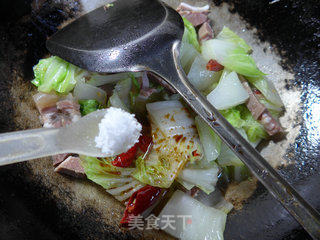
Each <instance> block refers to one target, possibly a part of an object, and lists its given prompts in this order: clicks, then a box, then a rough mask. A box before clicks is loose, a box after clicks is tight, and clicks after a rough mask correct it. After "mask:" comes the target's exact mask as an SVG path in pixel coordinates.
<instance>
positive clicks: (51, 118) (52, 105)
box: [33, 92, 81, 167]
mask: <svg viewBox="0 0 320 240" xmlns="http://www.w3.org/2000/svg"><path fill="white" fill-rule="evenodd" d="M33 99H34V102H35V104H36V107H37V109H38V110H39V112H40V120H41V121H42V123H43V127H45V128H60V127H65V126H67V125H69V124H71V123H72V122H75V121H77V120H78V119H80V117H81V115H80V106H79V104H78V103H77V102H75V101H74V99H73V97H72V95H71V94H69V95H68V96H67V97H66V98H64V99H61V100H59V97H58V96H57V95H53V94H46V93H41V92H40V93H37V94H35V95H34V96H33ZM71 155H76V154H72V153H67V154H58V155H55V156H52V160H53V166H54V167H57V166H58V165H59V164H61V163H62V162H63V161H64V160H65V159H66V158H67V157H69V156H71Z"/></svg>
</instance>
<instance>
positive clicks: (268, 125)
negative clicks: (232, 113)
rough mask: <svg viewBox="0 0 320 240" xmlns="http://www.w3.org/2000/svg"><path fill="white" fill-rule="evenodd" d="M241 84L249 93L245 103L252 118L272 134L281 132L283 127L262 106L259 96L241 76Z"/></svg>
mask: <svg viewBox="0 0 320 240" xmlns="http://www.w3.org/2000/svg"><path fill="white" fill-rule="evenodd" d="M242 85H243V87H244V88H245V89H246V90H247V92H248V94H249V100H248V101H247V103H246V105H247V108H248V109H249V111H250V112H251V113H252V116H253V118H254V119H256V120H258V121H259V122H260V123H261V124H262V125H263V127H264V129H265V130H266V132H267V133H268V134H269V135H270V136H272V135H275V134H277V133H278V132H282V131H283V129H282V127H281V125H280V123H279V122H278V121H277V120H276V119H275V118H274V117H273V116H272V114H271V113H270V112H269V110H268V109H267V108H266V106H264V105H263V104H262V103H261V102H260V101H259V98H258V97H257V96H256V95H255V94H254V92H253V91H252V90H251V88H250V86H249V83H248V82H246V81H244V79H243V78H242Z"/></svg>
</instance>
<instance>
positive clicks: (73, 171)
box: [54, 156, 86, 178]
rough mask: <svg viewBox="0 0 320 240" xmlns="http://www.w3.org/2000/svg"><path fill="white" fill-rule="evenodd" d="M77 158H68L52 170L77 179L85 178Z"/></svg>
mask: <svg viewBox="0 0 320 240" xmlns="http://www.w3.org/2000/svg"><path fill="white" fill-rule="evenodd" d="M80 161H81V160H80V158H79V157H74V156H69V157H68V158H67V159H66V160H64V161H63V162H62V163H60V165H59V166H58V167H56V168H55V169H54V171H55V172H58V173H62V174H67V175H70V176H73V177H77V178H85V177H86V174H85V172H84V169H83V167H82V165H81V162H80Z"/></svg>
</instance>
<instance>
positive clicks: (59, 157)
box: [52, 153, 72, 167]
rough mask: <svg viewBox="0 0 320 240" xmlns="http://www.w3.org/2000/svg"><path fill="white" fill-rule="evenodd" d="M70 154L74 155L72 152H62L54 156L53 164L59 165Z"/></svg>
mask: <svg viewBox="0 0 320 240" xmlns="http://www.w3.org/2000/svg"><path fill="white" fill-rule="evenodd" d="M69 156H72V153H62V154H57V155H54V156H52V160H53V166H54V167H57V166H58V165H59V164H60V163H62V162H63V161H64V160H66V159H67V158H68V157H69Z"/></svg>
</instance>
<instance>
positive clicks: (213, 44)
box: [201, 28, 266, 78]
mask: <svg viewBox="0 0 320 240" xmlns="http://www.w3.org/2000/svg"><path fill="white" fill-rule="evenodd" d="M250 50H251V47H250V46H249V45H248V44H247V43H246V42H245V41H244V40H243V39H242V38H240V37H239V36H238V35H236V34H235V33H234V32H232V31H231V30H230V29H228V28H224V29H223V30H222V32H221V33H220V34H219V35H218V37H217V39H211V40H208V41H205V42H204V43H203V44H202V46H201V51H202V55H203V57H204V58H205V59H206V60H207V61H209V60H210V59H215V60H216V61H218V62H219V63H220V64H222V65H223V66H224V67H226V68H228V69H229V70H231V71H235V72H237V73H239V74H242V75H244V76H246V77H254V78H260V77H263V76H265V75H266V74H264V73H263V72H261V71H260V70H259V69H258V67H257V66H256V64H255V62H254V60H253V58H252V57H251V56H250V55H249V54H248V52H250Z"/></svg>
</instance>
